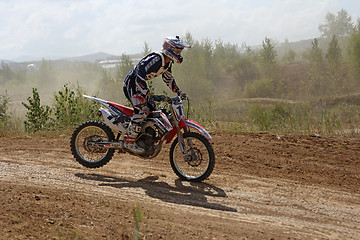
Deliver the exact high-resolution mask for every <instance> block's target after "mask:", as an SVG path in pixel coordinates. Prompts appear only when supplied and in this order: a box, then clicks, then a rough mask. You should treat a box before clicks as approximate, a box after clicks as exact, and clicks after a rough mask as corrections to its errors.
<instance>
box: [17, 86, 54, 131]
mask: <svg viewBox="0 0 360 240" xmlns="http://www.w3.org/2000/svg"><path fill="white" fill-rule="evenodd" d="M32 92H33V97H32V98H31V97H28V98H27V100H28V102H29V104H26V103H24V102H21V104H22V105H23V106H24V107H25V108H26V109H27V113H26V115H25V116H26V119H27V120H25V121H24V124H25V130H26V131H27V132H37V131H39V130H43V129H49V128H50V127H51V126H52V123H51V108H50V107H49V106H47V105H41V104H40V95H39V93H38V91H37V89H36V88H33V89H32Z"/></svg>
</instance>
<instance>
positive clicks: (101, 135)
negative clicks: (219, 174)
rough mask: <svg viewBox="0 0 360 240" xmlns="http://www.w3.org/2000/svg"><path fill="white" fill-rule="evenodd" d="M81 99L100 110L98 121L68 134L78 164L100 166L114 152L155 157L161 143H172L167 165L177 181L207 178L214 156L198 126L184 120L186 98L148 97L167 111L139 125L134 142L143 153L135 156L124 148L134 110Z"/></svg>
mask: <svg viewBox="0 0 360 240" xmlns="http://www.w3.org/2000/svg"><path fill="white" fill-rule="evenodd" d="M84 97H87V98H89V99H92V100H94V101H96V102H98V103H100V104H101V105H102V106H103V107H101V108H100V109H99V111H98V116H99V117H100V118H101V119H102V121H100V120H91V121H86V122H83V123H81V124H80V125H79V126H78V127H77V128H76V129H75V130H74V133H73V134H72V137H71V142H70V146H71V151H72V154H73V156H74V157H75V159H76V160H77V161H78V162H79V163H80V164H81V165H83V166H85V167H88V168H97V167H102V166H104V165H105V164H107V163H108V162H109V161H110V160H111V158H112V157H113V155H114V152H115V151H116V150H118V151H119V153H129V154H132V155H136V156H138V157H141V158H155V157H156V156H157V155H158V154H159V153H160V151H161V149H162V145H163V143H164V142H166V143H167V144H169V143H171V142H172V144H171V147H170V164H171V167H172V169H173V171H174V172H175V174H176V175H177V176H178V177H179V178H180V179H182V180H186V181H194V182H198V181H203V180H205V179H206V178H208V177H209V176H210V174H211V172H212V171H213V169H214V165H215V153H214V150H213V147H212V145H211V144H210V141H212V138H211V136H210V134H209V133H208V132H207V131H206V130H205V128H203V127H202V126H201V125H200V124H198V123H196V122H194V121H191V120H189V119H187V117H186V114H185V111H184V105H183V100H185V99H187V100H188V101H189V99H188V98H187V97H186V96H185V95H183V96H175V97H166V96H163V95H154V96H152V97H153V98H152V99H153V100H155V101H157V102H163V103H165V105H166V106H167V108H162V109H161V110H155V111H151V112H150V113H149V115H148V117H147V118H146V120H145V121H144V122H143V123H142V125H141V131H140V133H139V135H138V137H137V139H136V143H137V145H138V146H139V147H141V148H143V149H144V152H142V153H138V154H135V153H132V152H131V151H130V150H128V149H127V148H125V147H124V142H125V140H126V133H127V128H128V126H129V123H130V120H131V116H132V115H133V114H134V109H133V108H130V107H127V106H124V105H121V104H117V103H114V102H110V101H105V100H103V99H99V98H96V97H91V96H86V95H84ZM191 130H196V132H194V131H191ZM114 133H115V134H116V137H115V135H114ZM176 136H177V137H176ZM175 137H176V139H175V140H174V141H173V139H174V138H175Z"/></svg>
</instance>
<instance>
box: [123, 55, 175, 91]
mask: <svg viewBox="0 0 360 240" xmlns="http://www.w3.org/2000/svg"><path fill="white" fill-rule="evenodd" d="M172 63H173V62H172V61H170V62H168V63H166V64H165V57H164V55H163V54H162V53H157V52H153V53H150V54H148V55H147V56H145V57H144V58H143V59H141V60H140V62H139V63H138V64H137V65H136V66H135V67H134V68H133V69H132V70H131V71H130V72H129V74H128V77H126V78H125V80H124V86H131V88H136V92H140V93H141V94H143V95H146V94H147V92H148V91H149V88H148V86H147V84H146V81H149V80H151V79H153V78H155V77H157V76H160V75H162V79H163V81H164V82H165V83H166V85H167V86H168V87H169V88H170V89H171V90H172V91H173V92H178V91H179V88H178V86H177V85H176V82H175V79H174V77H173V75H172V72H171V67H172Z"/></svg>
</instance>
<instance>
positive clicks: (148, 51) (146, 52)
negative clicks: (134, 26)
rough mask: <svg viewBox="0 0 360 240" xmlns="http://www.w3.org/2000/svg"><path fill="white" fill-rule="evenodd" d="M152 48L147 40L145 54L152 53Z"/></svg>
mask: <svg viewBox="0 0 360 240" xmlns="http://www.w3.org/2000/svg"><path fill="white" fill-rule="evenodd" d="M151 51H152V50H151V48H150V46H149V44H148V43H147V42H144V48H143V55H144V56H146V55H148V54H149V53H151Z"/></svg>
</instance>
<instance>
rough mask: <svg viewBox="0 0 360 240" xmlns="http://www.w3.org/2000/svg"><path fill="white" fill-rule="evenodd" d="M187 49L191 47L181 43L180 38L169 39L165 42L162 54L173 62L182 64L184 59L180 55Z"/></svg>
mask: <svg viewBox="0 0 360 240" xmlns="http://www.w3.org/2000/svg"><path fill="white" fill-rule="evenodd" d="M186 47H187V48H190V45H188V44H186V43H184V42H183V41H181V40H180V38H179V36H176V37H175V38H174V37H167V38H165V40H164V43H163V50H162V52H163V53H164V54H165V55H166V56H167V57H169V58H170V59H171V60H173V61H176V62H177V63H181V62H182V61H183V57H182V56H181V55H180V53H181V51H182V50H183V49H184V48H186Z"/></svg>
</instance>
